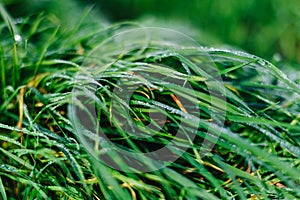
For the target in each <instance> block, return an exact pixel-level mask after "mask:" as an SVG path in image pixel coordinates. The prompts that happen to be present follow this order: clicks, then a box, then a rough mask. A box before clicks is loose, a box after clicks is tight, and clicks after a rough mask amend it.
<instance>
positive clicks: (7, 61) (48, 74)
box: [0, 7, 300, 199]
mask: <svg viewBox="0 0 300 200" xmlns="http://www.w3.org/2000/svg"><path fill="white" fill-rule="evenodd" d="M1 14H2V17H3V18H4V19H5V20H4V21H3V22H2V23H1V25H0V31H1V34H0V73H1V85H0V86H1V87H0V90H1V96H0V100H1V105H0V151H1V154H0V155H1V156H0V175H1V176H0V196H1V198H2V199H18V198H23V199H218V198H219V199H251V198H252V199H284V198H285V199H298V198H300V189H299V187H298V185H299V184H300V177H299V173H300V166H299V157H300V147H299V131H300V124H299V119H300V118H299V111H300V108H299V94H300V92H299V91H300V90H299V89H300V85H299V84H298V83H297V82H295V81H292V80H290V79H289V78H288V77H287V76H286V74H284V73H283V72H281V71H280V70H279V69H278V68H277V67H276V66H274V65H272V64H271V63H270V62H268V61H266V60H263V59H261V58H259V57H256V56H254V55H250V54H246V53H243V52H240V51H234V50H226V49H215V48H204V47H201V46H197V45H195V44H194V43H193V42H192V43H190V42H187V43H184V42H182V41H180V40H174V39H172V38H171V39H170V38H169V35H167V34H166V33H170V32H168V31H162V32H159V34H158V37H153V38H152V37H151V36H153V35H154V34H155V33H157V32H156V31H149V30H153V29H145V28H144V27H142V26H141V25H137V24H134V23H120V24H115V25H111V26H107V27H104V26H103V25H101V24H99V23H97V22H95V20H91V16H90V15H89V10H87V11H86V12H84V14H83V15H82V17H80V18H78V21H77V23H75V24H76V26H71V27H67V28H66V27H64V26H60V24H61V23H60V20H59V19H58V18H56V17H55V16H54V15H51V14H38V15H33V16H29V17H26V18H21V19H18V20H16V19H13V18H11V17H9V15H8V14H7V13H6V11H5V9H4V8H2V7H1ZM136 30H140V31H142V33H146V36H149V37H150V38H152V40H145V38H144V40H143V37H129V38H128V43H126V44H127V45H123V44H124V41H126V39H127V37H128V36H130V35H131V34H132V33H135V31H136ZM124 31H125V33H126V31H127V34H125V36H126V37H121V39H122V38H123V39H124V40H117V39H116V38H118V35H117V36H114V35H116V34H119V35H120V34H121V36H122V34H124ZM128 33H129V34H128ZM130 33H131V34H130ZM138 33H140V32H138ZM164 34H166V35H164ZM131 36H132V35H131ZM133 36H135V35H133ZM138 36H140V35H138ZM146 38H147V37H146ZM166 38H167V39H166ZM168 38H169V40H168ZM188 41H189V40H188ZM78 74H79V75H78ZM90 77H92V78H93V79H90ZM119 80H122V81H123V82H122V84H123V85H126V87H125V88H127V89H128V90H130V89H132V88H133V91H134V92H133V93H132V96H131V97H130V99H129V100H128V102H124V101H122V99H120V98H119V96H117V93H116V92H115V91H116V90H115V89H116V88H117V89H119V88H118V81H119ZM93 81H96V86H97V87H96V88H92V89H94V93H92V94H91V97H97V99H98V101H97V104H96V105H94V104H93V106H95V108H96V109H97V115H98V117H99V118H98V119H97V122H98V120H99V121H100V125H101V127H102V129H103V132H104V133H105V134H106V136H107V137H108V138H109V139H110V141H111V142H112V144H114V145H117V146H118V147H119V148H122V149H123V150H125V151H128V152H132V151H135V152H143V153H145V152H151V151H154V150H156V149H159V148H161V147H163V146H168V144H170V141H175V142H174V144H173V145H171V146H168V149H167V150H168V153H169V154H168V155H167V156H171V157H172V156H179V158H178V159H176V160H175V161H174V162H167V161H168V159H171V158H162V157H159V155H160V154H157V155H156V154H155V153H154V154H153V157H151V159H149V160H147V162H145V163H146V164H149V165H148V166H147V165H145V163H142V164H144V165H142V164H141V167H140V168H135V167H134V166H131V165H130V164H131V163H130V162H129V163H128V160H130V159H131V158H130V156H127V155H121V154H115V153H113V152H112V151H109V150H108V151H101V150H103V149H97V148H98V146H97V144H96V143H97V142H99V141H100V140H98V139H99V138H98V139H97V137H99V136H97V134H95V133H93V132H88V133H79V134H78V132H77V131H76V130H75V127H74V124H72V115H71V114H70V113H69V112H70V110H69V109H68V107H69V106H70V105H73V104H74V98H73V97H74V93H73V91H74V89H76V88H77V89H78V88H79V89H80V88H82V86H84V85H85V86H89V84H90V83H91V82H92V83H95V82H93ZM187 83H188V84H189V85H190V86H191V87H187ZM121 89H122V88H121ZM92 91H93V90H92ZM118 91H119V92H121V90H118ZM113 102H114V103H113ZM75 103H76V101H75ZM112 106H114V107H113V109H114V112H112V111H111V110H110V109H111V107H112ZM126 109H127V110H129V111H130V112H126ZM128 113H129V115H128ZM149 113H151V116H159V117H158V118H151V117H150V114H149ZM161 116H165V117H166V123H165V124H164V125H163V126H162V125H161V121H160V120H159V119H162V118H163V117H161ZM128 117H130V119H131V121H132V122H134V123H136V124H137V128H136V129H133V128H132V127H133V126H132V127H130V126H129V128H127V129H125V128H124V126H125V125H126V124H125V125H124V123H123V122H124V121H126V120H128ZM155 119H158V120H155ZM149 123H152V124H153V127H150V128H148V129H147V131H145V129H143V127H144V126H145V125H148V124H149ZM157 127H162V128H161V129H158V131H157ZM179 129H182V130H183V131H182V133H184V134H183V136H182V137H178V136H177V135H176V132H178V130H179ZM133 130H135V131H140V134H141V135H143V136H147V134H151V133H153V132H155V133H156V135H155V136H153V137H136V135H134V134H132V133H133ZM152 130H153V131H152ZM82 135H85V136H87V137H90V139H89V142H90V143H89V144H92V146H89V147H92V150H93V151H89V150H91V149H89V148H87V146H85V145H86V143H84V142H82V139H83V138H82ZM187 136H194V138H193V140H189V137H187ZM203 141H207V143H203ZM212 143H215V145H214V146H213V147H212V146H210V145H209V144H212ZM203 144H207V146H206V145H203ZM101 147H106V148H108V149H109V148H110V146H105V145H103V146H101ZM180 148H182V149H184V150H185V151H184V152H182V151H180ZM205 150H207V151H205ZM95 155H97V157H98V158H99V157H100V158H105V159H109V160H111V161H112V163H113V164H114V165H113V166H115V168H119V169H122V170H123V171H122V170H116V169H114V168H112V167H111V165H107V163H104V162H101V160H99V159H97V158H95V157H94V156H95ZM155 156H156V157H155ZM155 158H156V159H157V160H155ZM156 161H161V163H163V164H165V163H164V162H165V161H166V166H165V167H162V168H160V169H158V170H154V171H152V170H148V171H146V172H145V171H144V170H143V168H147V167H150V169H151V165H155V163H156ZM137 163H139V162H137ZM133 172H134V173H133Z"/></svg>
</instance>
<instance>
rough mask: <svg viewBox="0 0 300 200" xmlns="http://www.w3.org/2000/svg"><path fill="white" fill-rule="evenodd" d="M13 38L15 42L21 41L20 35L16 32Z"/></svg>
mask: <svg viewBox="0 0 300 200" xmlns="http://www.w3.org/2000/svg"><path fill="white" fill-rule="evenodd" d="M14 40H15V42H21V41H22V37H21V36H20V35H18V34H16V35H14Z"/></svg>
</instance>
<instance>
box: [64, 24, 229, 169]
mask: <svg viewBox="0 0 300 200" xmlns="http://www.w3.org/2000/svg"><path fill="white" fill-rule="evenodd" d="M202 50H203V49H202V47H201V46H199V45H198V43H197V42H195V41H194V40H193V39H191V38H189V37H188V36H186V35H184V34H182V33H179V32H176V31H173V30H170V29H163V28H138V29H129V30H125V31H122V32H115V34H114V35H113V36H112V37H110V38H108V39H106V40H103V41H102V42H101V43H100V44H99V45H98V46H97V48H95V49H93V51H92V52H91V53H90V54H89V56H88V57H87V58H86V60H85V62H84V63H83V67H82V68H81V70H80V72H79V73H78V74H77V76H76V81H78V83H80V84H77V86H76V87H75V89H74V90H73V104H71V105H70V106H69V111H70V118H71V121H72V123H73V126H74V128H75V131H76V133H77V135H78V137H79V139H80V141H81V142H82V144H83V145H84V146H85V148H86V150H87V151H88V152H89V153H90V154H91V155H92V156H93V157H95V158H97V159H98V161H100V162H103V163H104V164H106V165H108V166H110V167H112V168H115V169H117V170H121V171H126V172H149V171H154V170H158V169H161V168H163V167H165V166H167V165H169V164H170V163H172V162H174V161H176V160H177V159H178V158H179V157H180V156H181V155H182V154H183V153H184V152H186V151H187V150H188V149H190V150H192V151H193V152H194V154H195V155H196V157H197V158H199V159H201V157H203V156H205V155H206V154H207V153H208V152H210V150H211V149H212V148H213V146H214V144H215V143H216V142H217V140H218V137H219V134H220V132H218V131H216V127H220V129H221V127H222V126H223V122H224V116H225V111H226V103H225V102H226V99H225V95H224V93H225V89H224V86H223V83H222V79H221V77H219V72H218V69H217V67H216V66H214V65H213V62H211V61H210V57H209V55H208V54H207V53H206V52H205V51H202ZM207 63H209V65H208V64H207ZM195 91H197V92H204V93H206V94H208V98H207V99H206V101H207V102H206V104H207V105H209V106H210V112H209V114H208V115H209V116H208V118H205V119H202V117H201V112H202V111H201V110H200V109H199V108H200V104H199V102H200V100H199V97H198V96H197V94H196V93H195ZM220 102H221V103H220ZM208 119H214V124H215V125H214V131H210V124H212V123H211V122H208ZM216 124H217V126H216ZM199 137H202V138H201V144H197V145H196V144H195V143H194V140H195V139H196V138H198V139H197V140H198V143H199Z"/></svg>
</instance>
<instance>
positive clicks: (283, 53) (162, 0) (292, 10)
mask: <svg viewBox="0 0 300 200" xmlns="http://www.w3.org/2000/svg"><path fill="white" fill-rule="evenodd" d="M4 3H5V4H6V5H7V6H8V7H9V8H10V9H11V10H14V13H12V14H13V15H15V16H22V15H24V14H26V13H27V14H28V13H29V14H30V13H34V12H38V11H40V10H46V11H49V10H50V11H51V12H55V13H56V14H57V15H58V17H60V18H63V19H65V20H69V21H71V20H72V18H75V16H80V15H79V14H80V13H81V10H82V9H83V7H84V6H87V5H94V6H95V8H94V9H95V10H96V11H97V12H98V14H99V15H97V16H98V17H99V18H101V19H99V21H101V22H104V21H109V22H117V21H125V20H135V21H142V23H143V22H144V23H145V24H147V23H148V24H150V25H152V26H165V27H169V28H174V29H179V30H180V31H181V32H185V33H187V34H188V35H191V36H192V37H195V38H196V39H197V40H199V41H200V43H202V44H206V45H209V46H224V45H228V46H232V47H234V48H238V49H243V50H245V51H247V52H249V53H252V54H255V55H258V56H260V57H263V58H265V59H268V60H270V61H272V62H278V61H279V60H282V61H284V62H286V63H287V62H288V63H290V64H293V65H294V66H297V65H298V64H299V63H300V1H299V0H286V1H282V0H263V1H262V0H243V1H237V0H214V1H211V0H201V1H200V0H189V1H183V0H168V1H167V0H87V1H84V0H39V1H38V0H25V1H24V0H23V1H21V0H4ZM70 7H72V8H71V9H70ZM16 8H17V9H16ZM15 10H19V12H18V13H16V11H15ZM104 19H105V20H104ZM275 64H277V63H275Z"/></svg>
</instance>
